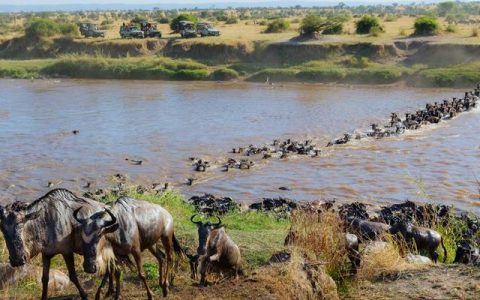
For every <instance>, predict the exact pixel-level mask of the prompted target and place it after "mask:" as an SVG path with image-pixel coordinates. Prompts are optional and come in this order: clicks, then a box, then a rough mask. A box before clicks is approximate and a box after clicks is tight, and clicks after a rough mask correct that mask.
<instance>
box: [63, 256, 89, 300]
mask: <svg viewBox="0 0 480 300" xmlns="http://www.w3.org/2000/svg"><path fill="white" fill-rule="evenodd" d="M63 259H64V260H65V264H66V265H67V269H68V277H70V281H71V282H73V284H74V285H75V286H76V287H77V289H78V292H79V293H80V298H82V300H83V299H88V295H87V293H86V292H85V290H84V289H83V288H82V286H81V285H80V282H79V281H78V278H77V272H75V260H74V258H73V253H70V254H64V255H63Z"/></svg>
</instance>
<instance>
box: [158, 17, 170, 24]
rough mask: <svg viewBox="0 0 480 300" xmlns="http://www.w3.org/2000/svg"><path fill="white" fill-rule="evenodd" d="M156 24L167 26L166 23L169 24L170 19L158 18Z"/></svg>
mask: <svg viewBox="0 0 480 300" xmlns="http://www.w3.org/2000/svg"><path fill="white" fill-rule="evenodd" d="M157 22H158V23H160V24H168V23H170V19H169V18H167V17H162V18H158V19H157Z"/></svg>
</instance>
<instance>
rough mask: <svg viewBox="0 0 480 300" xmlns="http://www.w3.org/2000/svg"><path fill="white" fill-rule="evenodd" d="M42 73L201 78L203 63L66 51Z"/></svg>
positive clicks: (114, 76) (132, 77)
mask: <svg viewBox="0 0 480 300" xmlns="http://www.w3.org/2000/svg"><path fill="white" fill-rule="evenodd" d="M41 73H42V74H46V75H50V76H58V75H61V76H67V77H71V78H102V79H164V80H204V79H207V77H208V75H209V71H208V68H207V66H205V65H202V64H199V63H196V62H193V61H190V60H178V61H176V60H173V59H169V58H148V59H146V58H123V59H118V58H116V59H115V58H105V57H101V56H100V57H90V56H78V55H68V56H65V57H62V58H60V59H59V60H58V61H56V62H55V63H53V64H51V65H49V66H47V67H45V68H43V69H42V70H41Z"/></svg>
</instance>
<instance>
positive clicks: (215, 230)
mask: <svg viewBox="0 0 480 300" xmlns="http://www.w3.org/2000/svg"><path fill="white" fill-rule="evenodd" d="M194 218H195V215H194V216H192V217H191V218H190V220H191V221H192V222H193V223H195V224H196V225H197V227H198V240H199V243H198V248H197V255H198V268H199V271H200V284H202V285H206V284H207V280H206V275H207V272H208V271H209V270H211V269H213V270H215V271H220V272H221V271H233V272H234V274H235V278H237V277H238V274H239V273H241V272H242V271H241V255H240V249H239V248H238V246H237V245H236V244H235V242H234V241H233V240H232V239H231V238H230V237H229V236H228V235H227V233H226V232H225V228H224V227H223V226H221V224H222V220H221V219H220V218H218V217H217V218H218V223H216V224H211V223H209V222H207V223H202V222H201V221H194ZM195 274H196V269H192V277H195V276H196V275H195Z"/></svg>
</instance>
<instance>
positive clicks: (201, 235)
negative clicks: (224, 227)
mask: <svg viewBox="0 0 480 300" xmlns="http://www.w3.org/2000/svg"><path fill="white" fill-rule="evenodd" d="M195 217H196V215H193V216H192V217H191V218H190V221H192V223H194V224H195V225H197V228H198V248H197V254H198V255H204V254H205V253H206V252H207V249H206V248H207V238H208V234H209V233H210V231H212V230H214V229H216V228H219V227H220V226H221V224H222V220H221V219H220V218H219V217H217V219H218V222H217V223H213V224H212V223H210V222H206V223H202V221H194V219H195Z"/></svg>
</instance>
